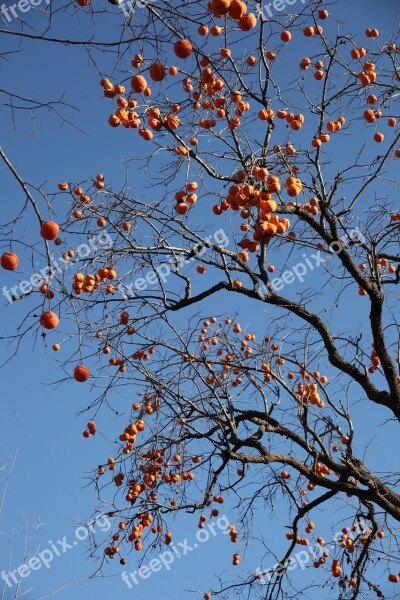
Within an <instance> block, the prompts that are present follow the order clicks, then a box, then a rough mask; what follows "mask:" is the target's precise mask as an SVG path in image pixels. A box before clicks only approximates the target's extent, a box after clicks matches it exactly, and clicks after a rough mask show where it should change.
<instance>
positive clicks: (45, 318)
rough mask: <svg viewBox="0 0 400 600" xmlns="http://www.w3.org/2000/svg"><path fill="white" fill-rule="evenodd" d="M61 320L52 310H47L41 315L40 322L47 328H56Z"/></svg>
mask: <svg viewBox="0 0 400 600" xmlns="http://www.w3.org/2000/svg"><path fill="white" fill-rule="evenodd" d="M59 322H60V319H59V318H58V316H57V315H56V314H55V313H53V312H52V311H51V310H47V311H46V312H44V313H43V314H42V316H41V317H40V324H41V325H43V327H44V328H45V329H54V327H57V325H58V324H59Z"/></svg>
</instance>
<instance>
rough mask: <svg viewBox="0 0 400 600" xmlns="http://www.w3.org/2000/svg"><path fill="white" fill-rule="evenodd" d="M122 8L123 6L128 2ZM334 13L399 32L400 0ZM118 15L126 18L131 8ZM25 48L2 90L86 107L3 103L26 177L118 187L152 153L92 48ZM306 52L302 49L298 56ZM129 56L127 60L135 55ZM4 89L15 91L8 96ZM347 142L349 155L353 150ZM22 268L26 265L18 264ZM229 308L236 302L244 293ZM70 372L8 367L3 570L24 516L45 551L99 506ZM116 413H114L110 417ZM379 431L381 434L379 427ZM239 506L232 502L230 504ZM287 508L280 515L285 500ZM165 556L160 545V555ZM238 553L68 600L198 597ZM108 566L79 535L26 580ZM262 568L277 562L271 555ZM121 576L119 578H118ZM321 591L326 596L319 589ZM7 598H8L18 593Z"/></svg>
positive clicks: (182, 530) (33, 357)
mask: <svg viewBox="0 0 400 600" xmlns="http://www.w3.org/2000/svg"><path fill="white" fill-rule="evenodd" d="M115 12H116V13H118V9H115ZM334 12H335V13H336V15H337V16H340V19H341V21H342V22H343V30H346V32H348V31H353V32H357V31H363V30H364V29H365V28H366V27H370V26H371V24H373V26H376V27H378V28H379V29H380V30H381V34H382V37H384V33H386V32H387V33H389V34H390V33H391V32H392V31H393V29H394V28H395V25H396V22H397V12H396V2H395V0H382V1H381V2H373V1H372V0H368V1H367V2H366V1H364V0H351V2H349V1H346V0H339V1H338V2H337V4H336V8H335V9H334ZM118 18H119V19H120V22H122V20H123V15H122V13H121V14H120V15H118ZM118 18H117V19H116V20H117V21H118ZM65 19H66V21H67V24H66V25H64V26H62V23H61V19H60V18H58V23H59V25H58V26H57V25H56V29H55V30H56V31H57V29H58V33H59V34H60V35H62V36H65V37H70V38H72V39H83V38H84V37H85V35H86V34H87V31H88V30H89V29H90V21H89V19H88V18H86V17H85V16H83V17H82V22H81V23H79V22H78V20H77V18H76V17H75V16H74V15H73V11H72V10H71V9H68V10H67V12H66V16H65ZM41 22H42V21H41V18H40V16H39V15H38V14H36V13H35V11H34V10H33V9H32V10H31V11H29V12H28V13H26V15H25V23H26V25H27V29H26V30H27V31H29V30H31V31H34V32H35V31H39V26H40V23H41ZM10 27H11V28H13V27H14V29H15V28H17V24H16V23H12V24H11V25H10ZM341 27H342V26H341ZM30 28H31V29H30ZM116 31H117V30H116V29H115V28H114V27H113V26H111V25H109V24H108V22H107V20H106V19H103V22H100V23H99V25H98V26H97V25H96V27H95V35H96V38H97V39H102V40H110V39H112V38H113V36H114V39H117V38H116V35H117V33H116ZM18 48H19V46H18V43H17V42H16V43H15V54H12V55H7V56H3V57H2V56H1V55H0V65H1V75H2V83H1V86H0V87H1V88H3V89H6V90H12V91H13V92H14V93H16V94H20V95H22V96H24V95H25V96H28V97H30V98H33V99H38V100H44V99H48V98H52V99H54V100H57V99H59V98H61V97H63V99H64V101H65V102H67V103H71V104H73V105H76V106H77V107H78V109H79V110H78V111H76V110H73V109H69V108H68V107H65V108H61V110H62V112H63V113H64V114H65V115H66V117H67V118H68V119H69V120H70V121H71V122H72V123H73V124H74V125H75V126H76V128H74V127H72V126H69V125H67V124H63V125H62V126H61V122H60V119H59V118H58V117H57V116H56V115H55V114H54V113H52V112H49V111H47V110H46V109H43V110H41V111H38V112H36V113H35V120H34V127H33V122H32V120H31V116H30V115H28V114H27V113H26V112H22V111H15V112H14V115H12V114H11V112H10V111H9V110H7V109H5V108H2V110H0V131H1V135H0V145H1V146H3V148H4V150H5V151H6V153H7V154H8V156H9V157H10V159H11V160H12V162H13V163H14V165H15V166H16V168H17V169H18V170H19V172H20V173H21V175H22V177H23V178H24V179H25V180H28V181H31V182H35V183H36V184H43V185H44V188H45V189H46V190H47V191H49V192H50V191H52V190H54V188H55V186H56V184H57V182H58V181H60V180H64V179H66V180H71V179H73V180H79V179H80V178H82V179H84V178H86V177H87V176H89V175H90V176H93V175H95V174H96V173H98V172H103V173H105V174H106V176H107V180H108V181H109V182H112V183H113V184H114V185H115V186H116V187H118V185H119V184H120V183H121V182H122V181H123V179H124V177H125V167H124V159H126V158H131V157H134V156H138V155H141V154H143V153H144V151H145V150H146V149H147V147H145V146H144V145H143V143H142V142H141V141H140V139H139V137H138V136H137V135H136V132H135V133H134V134H131V132H128V135H127V132H125V130H118V131H114V130H112V129H111V128H110V127H109V126H108V125H107V123H106V120H107V117H108V115H109V112H110V105H109V104H108V102H107V100H104V99H101V88H100V87H99V85H98V83H99V78H100V76H99V73H98V72H96V70H95V69H94V68H93V64H92V63H91V62H90V60H89V59H88V55H87V54H86V53H85V51H84V49H83V48H73V47H63V46H61V45H58V46H50V45H49V44H46V43H37V42H29V41H28V40H26V41H25V42H24V43H23V47H22V49H21V50H20V51H18ZM287 52H288V55H289V56H290V52H292V50H291V49H288V50H287ZM0 54H1V50H0ZM297 59H298V53H297V50H296V56H294V55H293V60H297ZM123 60H124V61H128V57H125V58H124V59H123ZM98 64H99V65H103V68H104V72H106V71H107V70H108V58H107V56H106V55H103V56H102V57H100V58H99V60H98ZM1 97H2V98H3V99H4V96H1ZM77 128H78V129H77ZM79 129H80V130H81V131H79ZM342 151H343V152H346V150H345V148H344V149H343V150H342ZM342 159H346V155H345V154H344V155H343V154H342ZM128 171H129V177H130V180H131V181H135V191H136V192H137V193H143V192H144V191H145V190H146V189H148V188H147V186H148V182H146V181H145V179H144V178H143V179H142V177H138V176H137V174H136V173H135V165H134V163H132V162H131V163H129V164H128ZM0 180H1V182H2V199H1V215H2V216H1V221H2V223H4V222H7V220H8V218H9V217H10V216H11V215H12V214H14V209H15V206H16V205H22V202H23V198H22V194H21V190H20V189H19V188H18V187H17V186H16V184H15V183H14V182H13V181H12V180H11V179H10V176H9V173H8V172H7V171H6V170H5V168H4V167H3V165H2V164H0ZM28 223H29V220H28V221H27V224H28ZM20 276H22V273H19V277H20ZM14 282H15V276H14V275H13V274H8V273H3V274H2V280H1V283H2V285H8V286H10V285H13V284H14ZM25 302H26V301H24V302H20V303H15V304H13V305H8V303H7V301H6V300H5V299H4V298H3V297H1V300H0V310H1V321H0V322H1V323H2V326H1V333H2V334H9V333H10V332H12V330H13V328H12V326H10V324H12V323H16V322H18V320H19V319H20V318H21V316H22V315H23V314H24V312H25V310H26V307H25ZM360 306H361V305H360V299H359V297H356V298H355V299H354V306H353V307H352V308H353V310H354V311H357V312H359V311H360ZM229 308H230V309H232V310H234V309H236V308H237V300H236V299H235V300H234V304H232V305H231V306H230V307H229ZM346 318H347V319H348V323H350V322H351V320H352V319H353V316H352V314H351V312H350V311H349V312H348V313H347V317H343V322H342V326H343V329H345V326H346V321H345V319H346ZM257 319H258V320H257V322H256V323H254V325H253V329H254V328H257V327H260V328H262V327H263V322H262V320H263V315H262V313H260V314H259V315H258V317H257ZM8 353H9V351H8V349H7V346H6V345H4V346H3V348H2V357H3V359H4V360H5V359H6V358H7V357H8ZM59 377H60V371H59V367H58V365H57V363H56V361H55V360H54V354H53V353H52V352H51V350H50V351H48V352H46V350H45V348H44V346H43V344H42V342H41V340H40V339H36V340H35V341H34V342H32V341H29V342H28V343H25V344H23V346H22V348H21V351H20V353H19V355H18V356H17V357H15V358H14V359H13V360H12V361H11V362H9V363H8V364H7V365H6V366H5V367H4V368H3V369H2V370H1V371H0V378H1V401H0V402H1V420H0V458H1V457H4V458H5V459H7V458H8V457H10V455H11V454H13V453H14V452H15V450H16V448H17V447H18V457H17V462H16V466H15V470H14V472H13V476H12V480H11V483H10V487H9V490H8V494H7V500H6V505H5V510H4V512H3V514H2V515H1V521H0V567H1V568H0V571H1V569H3V568H6V571H8V567H6V564H7V548H8V544H7V543H6V542H7V541H8V540H9V538H10V535H11V532H12V530H13V527H16V528H17V533H16V542H15V548H14V551H13V556H12V559H11V567H12V568H17V567H18V566H19V565H20V564H21V562H22V560H21V556H22V554H21V547H22V543H23V529H24V525H25V521H27V522H28V523H29V525H30V526H34V525H35V524H36V523H37V522H38V520H39V519H40V520H41V521H42V522H43V526H42V528H41V531H40V533H39V535H38V538H37V547H40V549H41V550H43V549H45V548H48V547H49V540H53V541H54V540H61V539H62V538H63V537H64V536H67V538H68V540H74V539H75V538H74V528H75V524H76V523H77V521H82V520H86V519H88V518H90V517H91V514H92V513H91V507H93V506H94V505H95V493H94V490H93V488H92V487H90V486H89V487H88V486H87V483H88V481H87V480H85V476H86V475H87V474H88V473H90V472H91V470H92V469H93V467H94V466H95V465H96V464H97V462H98V459H99V455H102V454H103V452H102V451H100V450H99V447H100V448H101V445H102V444H103V440H102V438H101V437H98V438H96V439H95V440H90V442H91V443H88V442H87V441H86V440H84V439H83V438H82V436H81V432H82V430H83V428H84V423H85V418H84V417H77V416H76V415H77V413H78V411H80V410H81V409H82V408H83V407H85V406H86V405H87V403H88V400H87V394H88V388H87V387H85V386H76V385H73V383H72V382H68V383H66V384H63V385H59V386H58V385H54V384H53V382H54V381H57V380H58V378H59ZM111 418H112V416H111V415H107V414H106V413H103V414H102V416H101V418H100V421H99V426H100V427H101V423H102V422H106V421H107V419H111ZM374 418H375V413H374V411H373V410H372V409H370V410H369V411H368V412H366V413H365V414H364V415H363V417H362V418H360V424H361V425H363V424H365V425H366V424H367V422H368V423H370V421H371V419H374ZM390 430H391V426H390V425H388V426H387V429H385V431H386V433H387V432H389V431H390ZM393 430H394V428H393V429H392V431H393ZM377 435H378V438H377V439H379V432H377ZM374 448H375V454H374V455H373V453H372V452H371V453H370V464H371V465H375V466H377V465H379V463H380V457H381V456H383V455H384V456H385V465H388V462H387V456H386V452H385V448H384V447H383V446H382V445H381V446H380V444H379V443H378V442H376V443H375V445H374ZM393 450H394V449H393ZM383 453H384V454H383ZM394 454H395V453H394ZM0 476H1V473H0ZM228 509H229V506H227V511H228ZM277 510H278V515H279V512H280V509H279V507H278V508H277ZM227 514H228V513H227ZM321 519H322V517H321ZM255 520H256V521H255V522H256V523H257V528H256V530H257V531H263V532H264V533H265V534H266V535H268V536H269V537H270V538H271V539H272V536H273V535H274V534H275V532H276V535H281V532H282V528H281V526H280V525H279V524H278V523H277V520H276V519H272V518H271V515H270V514H269V513H266V514H265V513H264V514H256V515H255ZM338 520H339V517H338ZM196 531H197V528H196V520H195V519H193V518H191V517H186V516H184V515H182V516H180V517H179V518H178V519H177V521H176V524H175V525H174V539H175V540H177V541H180V540H183V539H184V538H186V537H187V538H188V540H189V543H190V542H191V540H193V539H194V536H195V534H196ZM256 547H257V544H256V543H253V544H250V546H249V549H248V551H247V554H246V557H245V560H244V562H243V565H244V568H245V569H248V570H249V571H253V572H254V571H255V569H256V567H257V566H258V564H259V562H258V559H257V558H256V556H257V555H258V553H257V554H256V550H257V548H256ZM282 548H283V546H282ZM282 548H281V549H282ZM158 553H159V551H156V555H157V554H158ZM230 555H231V547H230V546H229V543H228V540H227V539H226V536H224V535H222V534H219V535H218V536H216V537H215V539H212V540H210V541H209V542H208V543H205V544H203V545H200V546H199V548H198V549H196V550H195V551H193V552H192V553H190V555H188V556H185V557H184V558H182V559H180V560H177V561H176V562H175V564H174V566H173V568H172V570H171V572H170V573H169V572H166V570H163V571H161V572H160V573H156V574H153V575H152V576H151V578H150V579H148V580H147V581H142V582H141V584H140V586H139V587H138V588H137V590H138V591H137V592H135V593H134V590H129V589H128V588H127V587H126V585H125V584H124V583H122V582H121V578H120V573H121V571H122V570H123V569H122V567H120V565H119V564H118V561H116V563H115V564H109V565H108V566H107V567H106V568H105V570H104V575H105V578H102V579H99V578H96V579H92V580H89V581H85V582H82V583H80V584H79V585H78V587H75V588H73V589H71V588H69V589H67V590H65V591H64V592H61V593H60V595H59V597H60V598H62V599H63V600H76V599H80V598H82V599H84V598H95V599H96V600H103V599H104V600H105V599H106V598H109V597H114V596H118V597H119V598H121V599H122V600H125V599H128V598H133V597H137V595H138V594H140V595H141V597H142V598H143V597H144V598H146V599H147V598H154V597H159V596H160V595H161V594H162V595H163V596H164V597H165V596H167V597H169V596H170V595H172V594H173V596H174V598H175V600H184V599H185V600H186V598H188V597H189V595H188V593H187V591H185V590H199V591H201V592H202V593H204V591H206V590H207V589H208V588H212V587H213V583H215V581H216V580H215V579H213V573H216V574H218V573H221V572H223V571H224V570H229V569H230V568H231V567H230V561H229V560H228V559H229V558H230ZM136 562H137V557H136V556H135V553H133V554H132V555H131V556H130V557H129V559H128V565H127V567H126V569H127V570H135V568H136ZM97 564H98V563H96V562H95V561H93V560H92V559H90V558H89V557H88V555H87V547H86V546H85V543H84V542H80V543H79V544H77V545H76V546H75V547H74V548H73V549H71V550H68V552H66V554H65V555H63V556H61V557H59V558H56V559H55V560H54V562H53V564H52V566H51V568H49V569H48V570H47V569H44V568H43V567H42V569H41V570H39V571H38V572H37V573H34V574H32V575H30V577H28V578H27V579H26V584H25V585H26V588H29V587H32V590H31V591H30V592H28V593H27V595H26V598H27V600H37V599H38V598H40V597H41V596H42V595H45V594H46V593H47V592H49V591H51V590H53V589H55V588H58V587H61V586H62V585H64V584H66V583H68V582H70V581H73V580H77V579H79V578H84V577H87V576H89V575H90V574H92V573H94V572H95V570H96V568H97ZM263 566H264V567H266V566H272V565H268V564H267V565H266V564H265V563H264V564H263ZM111 575H113V576H114V577H115V578H110V576H111ZM296 575H298V580H296V582H297V581H298V585H299V587H301V586H302V585H304V582H305V579H304V574H303V573H302V572H300V570H299V571H298V573H296ZM10 593H11V592H10ZM320 594H321V592H320ZM11 597H12V596H11V595H10V598H11ZM195 597H196V596H195ZM316 597H321V595H319V596H318V594H317V596H316ZM324 597H325V596H324ZM326 597H328V592H326ZM5 598H6V599H7V595H6V597H5Z"/></svg>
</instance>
